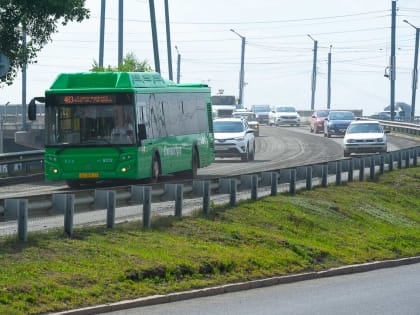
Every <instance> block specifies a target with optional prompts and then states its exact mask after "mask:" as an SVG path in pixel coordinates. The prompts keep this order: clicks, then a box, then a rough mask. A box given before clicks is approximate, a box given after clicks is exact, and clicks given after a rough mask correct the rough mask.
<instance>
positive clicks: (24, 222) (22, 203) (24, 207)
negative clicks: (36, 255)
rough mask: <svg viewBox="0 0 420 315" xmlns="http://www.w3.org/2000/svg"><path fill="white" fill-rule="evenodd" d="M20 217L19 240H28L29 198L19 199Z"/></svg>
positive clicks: (18, 210)
mask: <svg viewBox="0 0 420 315" xmlns="http://www.w3.org/2000/svg"><path fill="white" fill-rule="evenodd" d="M17 219H18V240H19V241H22V242H26V241H27V240H28V200H27V199H19V200H18V209H17Z"/></svg>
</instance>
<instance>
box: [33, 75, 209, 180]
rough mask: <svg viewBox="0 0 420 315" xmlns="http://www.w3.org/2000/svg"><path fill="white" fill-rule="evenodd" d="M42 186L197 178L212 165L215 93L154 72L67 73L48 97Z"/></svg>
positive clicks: (34, 106) (60, 76) (43, 100)
mask: <svg viewBox="0 0 420 315" xmlns="http://www.w3.org/2000/svg"><path fill="white" fill-rule="evenodd" d="M36 102H44V103H45V137H46V138H45V179H47V180H65V181H66V182H67V184H68V185H69V186H70V187H78V186H80V185H81V184H93V183H96V182H98V181H103V180H117V179H123V180H136V179H145V178H149V179H151V181H153V182H156V181H158V179H159V177H160V176H162V175H167V174H174V173H183V175H184V176H185V175H188V176H189V177H191V178H194V177H195V176H196V175H197V168H200V167H205V166H208V165H210V164H211V163H212V162H213V161H214V143H213V142H214V137H213V123H212V111H211V91H210V88H209V87H208V86H207V85H206V84H175V83H174V82H172V81H169V80H165V79H163V78H162V77H161V75H160V74H159V73H155V72H87V73H63V74H60V75H59V76H58V77H57V79H56V80H55V81H54V83H53V84H52V86H51V87H50V89H48V90H46V91H45V97H36V98H34V99H32V100H31V102H30V103H29V105H28V118H29V120H34V119H36Z"/></svg>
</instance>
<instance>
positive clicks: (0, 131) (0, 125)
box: [0, 102, 10, 153]
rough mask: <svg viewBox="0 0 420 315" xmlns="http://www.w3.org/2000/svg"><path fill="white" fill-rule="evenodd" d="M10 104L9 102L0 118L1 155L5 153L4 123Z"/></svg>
mask: <svg viewBox="0 0 420 315" xmlns="http://www.w3.org/2000/svg"><path fill="white" fill-rule="evenodd" d="M9 103H10V102H7V103H6V104H4V108H3V112H2V113H1V116H0V153H3V152H4V132H3V123H4V114H5V113H6V117H7V105H9Z"/></svg>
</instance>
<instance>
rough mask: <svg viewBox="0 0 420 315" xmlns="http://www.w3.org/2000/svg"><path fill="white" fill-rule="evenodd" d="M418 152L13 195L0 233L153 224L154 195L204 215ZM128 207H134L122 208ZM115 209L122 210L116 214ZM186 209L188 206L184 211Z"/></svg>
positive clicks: (406, 161) (159, 209)
mask: <svg viewBox="0 0 420 315" xmlns="http://www.w3.org/2000/svg"><path fill="white" fill-rule="evenodd" d="M419 155H420V146H418V147H414V148H409V149H402V150H399V151H392V152H387V153H382V154H379V155H376V154H373V155H366V156H360V157H352V158H348V159H340V160H336V161H330V162H324V163H320V164H311V165H303V166H297V167H292V168H287V169H277V170H271V171H266V172H260V173H254V174H244V175H240V176H233V177H229V178H219V179H213V180H201V181H193V182H188V183H184V184H165V185H164V188H163V189H162V188H161V187H159V188H158V189H155V188H156V187H153V188H152V187H150V186H140V185H138V186H130V187H120V188H117V189H115V188H114V189H95V190H91V191H73V192H69V193H53V194H49V196H47V195H45V196H36V197H32V199H17V198H10V199H5V200H4V201H3V206H0V213H3V219H4V221H6V222H3V223H1V222H0V235H10V234H16V226H18V228H17V234H18V238H19V240H23V241H25V240H26V237H27V231H28V227H29V229H30V230H31V231H37V230H46V229H51V228H57V227H60V226H61V227H63V216H64V230H65V233H67V234H69V235H71V234H72V233H73V232H72V231H73V221H75V222H76V221H77V223H75V224H77V225H86V224H90V225H91V224H94V225H102V224H103V222H106V224H107V227H113V226H114V223H115V221H116V220H117V221H119V222H122V221H127V220H133V219H139V216H140V215H141V214H142V215H143V224H144V227H146V228H149V227H150V224H151V221H150V218H151V215H152V211H151V209H152V199H153V201H154V202H155V203H156V204H157V206H156V207H155V209H154V210H153V214H154V215H155V214H158V215H175V216H176V217H181V216H182V213H184V214H186V213H187V212H188V213H190V212H192V211H194V209H203V210H202V211H203V212H204V213H206V211H208V209H209V207H210V203H217V204H222V203H225V204H226V203H229V204H230V205H231V206H234V205H235V204H236V202H237V199H241V200H249V199H251V200H256V199H257V198H258V196H259V194H260V196H261V195H270V194H271V195H276V194H277V193H279V192H287V193H289V194H291V195H294V194H295V193H296V191H297V189H305V188H306V189H307V190H310V189H312V188H313V187H315V186H322V187H327V186H328V185H329V184H331V183H333V181H335V184H336V185H341V184H342V183H343V182H350V181H353V180H359V181H364V180H365V178H368V177H369V178H370V179H371V180H373V179H375V176H376V174H378V173H379V174H383V173H384V172H385V170H388V171H392V170H393V169H394V168H398V169H401V168H403V167H405V168H408V167H411V166H417V165H418V164H417V161H418V156H419ZM210 196H211V198H210ZM244 196H245V197H244ZM200 197H202V199H201V200H202V203H201V200H200ZM184 198H186V200H184ZM197 198H198V199H197ZM165 201H166V202H168V201H169V202H172V203H173V202H174V203H175V205H173V204H172V205H170V206H169V207H168V205H166V206H165V205H164V203H163V202H165ZM127 205H129V206H130V207H124V206H127ZM139 205H143V211H141V209H139ZM117 207H118V208H120V209H123V210H118V211H119V214H118V215H116V208H117ZM183 207H188V208H187V209H184V210H183ZM173 208H175V209H174V210H175V211H174V210H173ZM206 209H207V210H206Z"/></svg>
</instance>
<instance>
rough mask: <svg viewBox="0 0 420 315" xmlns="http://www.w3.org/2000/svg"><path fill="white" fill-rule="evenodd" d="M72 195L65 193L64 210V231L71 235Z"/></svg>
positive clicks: (72, 216)
mask: <svg viewBox="0 0 420 315" xmlns="http://www.w3.org/2000/svg"><path fill="white" fill-rule="evenodd" d="M73 220H74V195H70V194H67V195H66V209H65V211H64V233H66V234H67V235H68V236H70V237H72V236H73Z"/></svg>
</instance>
